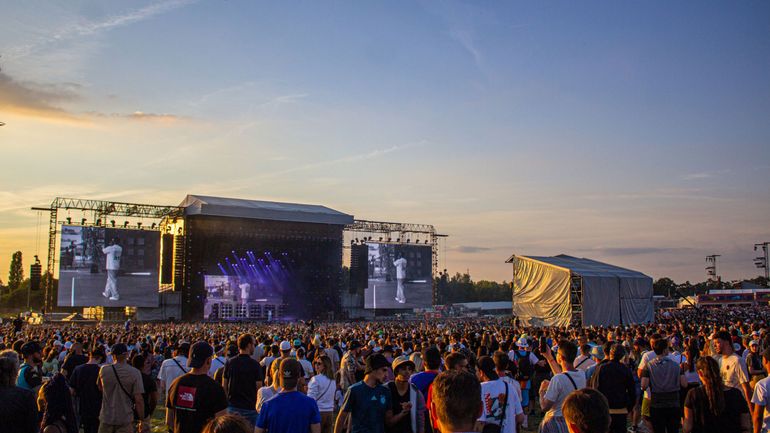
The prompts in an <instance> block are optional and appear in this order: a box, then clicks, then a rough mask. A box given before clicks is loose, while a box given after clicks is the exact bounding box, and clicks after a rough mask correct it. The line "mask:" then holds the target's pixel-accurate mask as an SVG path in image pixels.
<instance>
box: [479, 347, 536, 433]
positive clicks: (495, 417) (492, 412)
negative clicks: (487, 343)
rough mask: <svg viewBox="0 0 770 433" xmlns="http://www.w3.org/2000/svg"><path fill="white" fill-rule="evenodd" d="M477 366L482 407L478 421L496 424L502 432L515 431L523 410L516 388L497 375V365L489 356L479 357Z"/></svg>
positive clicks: (510, 432)
mask: <svg viewBox="0 0 770 433" xmlns="http://www.w3.org/2000/svg"><path fill="white" fill-rule="evenodd" d="M477 367H478V369H477V370H476V374H477V376H478V378H479V381H480V382H481V394H480V395H481V397H480V398H481V402H482V407H483V412H482V414H481V416H480V417H479V422H481V423H482V424H495V425H498V426H500V431H501V432H502V433H516V425H517V424H521V423H522V422H523V421H524V411H523V410H522V407H521V400H520V399H519V396H518V394H517V393H516V390H514V389H513V387H511V386H509V384H508V383H507V382H506V381H504V380H502V379H501V378H500V376H498V374H497V366H496V365H495V361H494V360H493V359H492V358H491V357H489V356H482V357H480V358H479V359H478V363H477Z"/></svg>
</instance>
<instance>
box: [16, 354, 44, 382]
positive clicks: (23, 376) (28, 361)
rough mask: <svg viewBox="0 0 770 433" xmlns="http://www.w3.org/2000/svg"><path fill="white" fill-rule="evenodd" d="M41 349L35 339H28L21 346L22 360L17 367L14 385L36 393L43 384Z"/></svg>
mask: <svg viewBox="0 0 770 433" xmlns="http://www.w3.org/2000/svg"><path fill="white" fill-rule="evenodd" d="M42 352H43V349H42V348H41V347H40V344H38V342H37V341H30V342H27V343H25V344H24V345H23V346H21V355H22V356H23V357H24V362H23V363H22V364H21V367H19V377H18V378H17V379H16V386H18V387H19V388H23V389H26V390H29V391H32V392H35V393H37V391H38V390H39V389H40V386H41V385H42V384H43V369H42V366H43V354H42Z"/></svg>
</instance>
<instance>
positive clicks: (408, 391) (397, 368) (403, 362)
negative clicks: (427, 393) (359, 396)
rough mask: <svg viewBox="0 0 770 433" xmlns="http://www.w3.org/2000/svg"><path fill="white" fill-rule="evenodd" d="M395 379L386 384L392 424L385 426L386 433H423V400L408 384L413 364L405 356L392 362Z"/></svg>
mask: <svg viewBox="0 0 770 433" xmlns="http://www.w3.org/2000/svg"><path fill="white" fill-rule="evenodd" d="M392 366H393V373H394V375H395V379H394V380H393V381H392V382H389V383H388V384H387V387H388V389H389V390H390V399H391V400H390V401H391V409H392V411H393V424H392V425H390V426H386V428H385V430H386V431H387V432H388V433H423V432H424V431H425V398H424V397H423V395H422V393H421V392H420V390H418V389H417V387H416V386H414V385H412V384H411V383H409V378H410V377H411V376H412V373H414V362H412V361H410V360H409V358H408V357H407V356H405V355H402V356H399V357H398V358H396V359H394V360H393V363H392Z"/></svg>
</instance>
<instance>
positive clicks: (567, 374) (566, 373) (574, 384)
mask: <svg viewBox="0 0 770 433" xmlns="http://www.w3.org/2000/svg"><path fill="white" fill-rule="evenodd" d="M564 375H565V376H567V379H569V381H570V382H572V386H574V387H575V391H577V390H578V386H577V383H575V379H573V378H572V376H570V375H569V372H566V371H565V372H564Z"/></svg>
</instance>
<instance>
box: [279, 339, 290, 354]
mask: <svg viewBox="0 0 770 433" xmlns="http://www.w3.org/2000/svg"><path fill="white" fill-rule="evenodd" d="M280 349H281V352H285V351H287V350H291V343H289V342H288V341H286V340H283V341H281V346H280Z"/></svg>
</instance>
